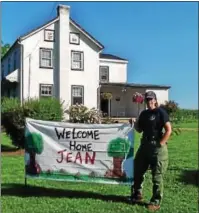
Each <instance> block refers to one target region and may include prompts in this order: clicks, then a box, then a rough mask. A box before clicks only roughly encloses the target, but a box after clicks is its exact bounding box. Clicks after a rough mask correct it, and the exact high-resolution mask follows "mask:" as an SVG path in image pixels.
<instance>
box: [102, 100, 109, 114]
mask: <svg viewBox="0 0 199 213" xmlns="http://www.w3.org/2000/svg"><path fill="white" fill-rule="evenodd" d="M101 111H102V112H103V114H105V116H108V114H109V100H107V99H101Z"/></svg>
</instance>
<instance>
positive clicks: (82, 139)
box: [25, 118, 134, 184]
mask: <svg viewBox="0 0 199 213" xmlns="http://www.w3.org/2000/svg"><path fill="white" fill-rule="evenodd" d="M133 152H134V135H133V129H132V127H131V126H130V125H129V124H118V123H116V124H74V123H64V122H49V121H39V120H33V119H29V118H27V119H26V131H25V172H26V174H25V175H26V177H30V176H31V177H34V178H44V179H54V180H62V181H63V180H65V181H75V182H97V183H110V184H132V181H133Z"/></svg>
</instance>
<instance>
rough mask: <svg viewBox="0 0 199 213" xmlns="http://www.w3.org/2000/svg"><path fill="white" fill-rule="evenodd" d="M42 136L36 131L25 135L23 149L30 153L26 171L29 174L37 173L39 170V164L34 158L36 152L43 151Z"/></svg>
mask: <svg viewBox="0 0 199 213" xmlns="http://www.w3.org/2000/svg"><path fill="white" fill-rule="evenodd" d="M43 148H44V146H43V138H42V136H41V135H40V134H38V133H29V134H28V135H27V136H26V143H25V150H26V152H28V153H29V155H30V163H29V165H28V166H27V170H26V171H27V172H28V173H30V174H38V173H40V172H41V169H40V166H39V165H38V164H37V162H36V160H35V156H36V154H41V153H42V152H43Z"/></svg>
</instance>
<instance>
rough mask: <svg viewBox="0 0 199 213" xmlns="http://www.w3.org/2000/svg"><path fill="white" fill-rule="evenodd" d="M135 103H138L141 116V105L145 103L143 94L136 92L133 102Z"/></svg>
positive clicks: (138, 111)
mask: <svg viewBox="0 0 199 213" xmlns="http://www.w3.org/2000/svg"><path fill="white" fill-rule="evenodd" d="M132 101H133V102H134V103H137V107H138V109H137V113H138V115H137V116H139V114H140V104H142V103H143V102H144V96H143V95H142V94H141V93H138V92H136V93H135V94H134V95H133V100H132Z"/></svg>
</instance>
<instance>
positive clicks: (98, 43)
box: [70, 18, 104, 49]
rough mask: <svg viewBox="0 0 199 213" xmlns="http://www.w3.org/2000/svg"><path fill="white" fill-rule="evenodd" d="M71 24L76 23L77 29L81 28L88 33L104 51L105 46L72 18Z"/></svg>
mask: <svg viewBox="0 0 199 213" xmlns="http://www.w3.org/2000/svg"><path fill="white" fill-rule="evenodd" d="M70 22H71V23H74V24H75V25H76V27H78V28H80V29H81V30H82V31H83V32H84V33H86V34H87V35H88V36H89V37H90V38H91V39H93V40H94V41H95V42H96V43H97V44H98V45H99V46H101V48H102V49H103V48H104V46H103V45H102V44H101V43H100V42H99V41H98V40H97V39H95V38H94V37H93V36H92V35H91V34H90V33H88V32H87V31H86V30H85V29H83V28H82V27H81V26H80V25H79V24H78V23H77V22H76V21H74V20H73V19H72V18H70Z"/></svg>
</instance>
